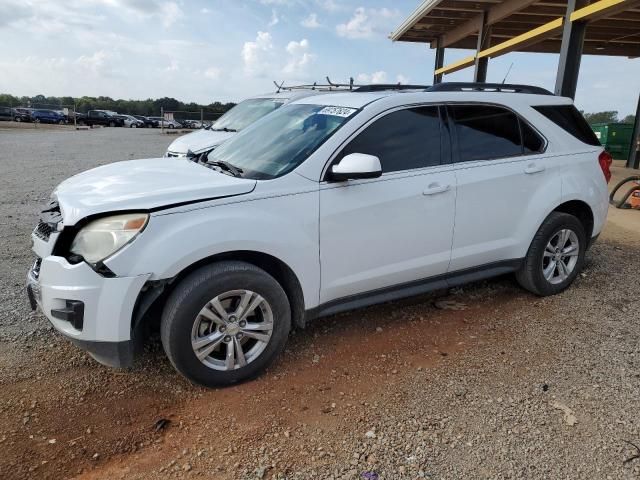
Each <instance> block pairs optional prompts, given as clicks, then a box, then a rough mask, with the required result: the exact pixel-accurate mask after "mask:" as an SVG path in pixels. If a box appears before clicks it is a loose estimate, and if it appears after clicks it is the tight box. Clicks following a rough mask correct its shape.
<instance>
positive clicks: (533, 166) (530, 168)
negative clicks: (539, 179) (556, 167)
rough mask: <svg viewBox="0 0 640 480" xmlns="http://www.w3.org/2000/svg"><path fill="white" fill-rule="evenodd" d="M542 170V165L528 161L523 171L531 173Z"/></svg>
mask: <svg viewBox="0 0 640 480" xmlns="http://www.w3.org/2000/svg"><path fill="white" fill-rule="evenodd" d="M540 172H544V167H541V166H538V165H536V164H535V163H530V164H529V165H527V168H525V169H524V173H526V174H528V175H531V174H533V173H540Z"/></svg>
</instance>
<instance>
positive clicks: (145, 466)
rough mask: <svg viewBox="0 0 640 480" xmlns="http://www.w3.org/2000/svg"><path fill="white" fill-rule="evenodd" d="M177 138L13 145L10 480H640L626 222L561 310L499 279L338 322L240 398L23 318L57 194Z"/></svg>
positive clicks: (34, 136)
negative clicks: (107, 360)
mask: <svg viewBox="0 0 640 480" xmlns="http://www.w3.org/2000/svg"><path fill="white" fill-rule="evenodd" d="M170 141H171V138H169V137H166V136H165V137H163V136H162V135H160V134H159V133H158V132H157V131H145V130H140V131H129V130H123V129H103V130H95V131H89V132H74V131H69V130H62V129H61V130H51V131H38V132H33V131H27V130H25V131H21V132H19V133H17V132H11V133H10V134H8V133H7V132H6V131H2V130H0V151H2V152H3V155H2V157H0V165H1V168H2V172H3V176H2V178H1V179H0V181H2V182H3V183H2V188H1V189H0V200H2V202H1V205H0V222H2V224H3V226H4V227H5V228H3V229H2V230H1V231H0V249H1V250H2V251H3V252H4V253H3V256H2V262H1V264H0V265H1V269H2V275H0V282H1V283H0V300H1V301H0V451H1V452H2V454H0V478H3V479H4V478H7V479H11V478H16V479H17V478H21V479H22V478H52V479H59V478H71V477H77V478H83V479H113V478H127V479H156V478H215V479H218V478H220V479H238V478H240V479H256V478H257V479H262V478H264V479H267V478H282V479H285V478H287V479H329V478H333V479H342V478H345V479H358V478H359V479H362V478H368V479H375V478H378V479H405V478H406V479H415V478H430V479H431V478H432V479H461V478H473V479H476V478H487V479H489V478H491V479H507V478H510V479H522V478H544V479H565V478H566V479H576V478H585V479H592V478H603V479H621V478H639V477H640V458H636V459H634V458H633V457H634V455H637V454H640V451H638V449H636V448H635V447H634V446H633V445H632V444H635V445H638V446H640V426H639V420H638V414H637V412H638V408H639V407H640V373H639V372H640V369H639V367H640V341H639V340H640V333H639V332H638V328H637V312H638V310H639V308H638V307H639V306H640V305H638V300H637V294H636V283H635V280H636V278H635V277H636V272H637V269H638V266H639V265H640V248H639V246H638V242H637V239H638V235H639V234H640V233H639V231H638V230H633V229H631V230H630V229H629V228H626V227H625V223H624V217H622V216H621V214H620V212H616V215H615V217H616V218H618V219H622V221H616V222H615V223H614V222H609V224H608V225H607V227H606V229H605V232H604V234H603V235H602V237H601V240H600V241H599V242H598V243H597V244H596V245H595V246H594V247H593V249H592V250H591V251H590V252H589V255H588V263H587V266H586V268H585V270H584V272H583V274H582V275H581V276H580V277H579V279H578V280H577V281H576V283H575V285H574V286H573V287H572V288H570V289H569V290H568V291H566V292H564V293H563V294H561V295H557V296H555V297H550V298H545V299H539V298H536V297H533V296H531V295H529V294H527V293H525V292H523V291H522V290H520V289H519V288H518V287H517V286H516V285H515V283H514V282H513V280H512V279H511V278H509V277H504V278H499V279H496V280H492V281H488V282H481V283H479V284H474V285H470V286H467V287H464V288H461V289H455V290H453V291H451V292H440V294H439V295H429V296H422V297H417V298H413V299H409V300H406V301H403V302H396V303H393V304H386V305H382V306H378V307H372V308H368V309H365V310H361V311H357V312H352V313H348V314H343V315H339V316H335V317H332V318H329V319H326V320H324V321H319V322H317V323H315V324H314V325H312V326H311V327H310V328H309V329H307V330H305V331H302V332H295V333H294V334H293V335H292V338H291V341H290V344H289V346H288V348H287V351H286V352H285V354H284V355H283V356H282V358H281V359H280V360H279V361H277V362H276V364H275V365H274V366H273V367H272V368H271V369H270V370H269V371H268V372H267V374H265V375H264V376H262V377H261V378H259V379H257V380H255V381H253V382H249V383H246V384H243V385H238V386H234V387H231V388H227V389H223V390H204V389H201V388H197V387H193V386H191V385H190V384H188V383H187V382H185V381H184V380H182V378H181V377H179V376H178V375H177V374H175V373H174V371H173V370H172V369H171V367H170V365H169V364H168V362H167V361H166V360H165V358H164V356H163V354H162V351H161V347H160V346H159V344H158V342H157V341H151V342H150V343H149V345H148V351H147V352H146V353H145V355H144V356H143V358H142V360H141V362H140V364H139V365H138V366H136V368H134V369H133V370H130V371H115V370H111V369H107V368H104V367H101V366H99V365H97V364H96V363H95V362H93V361H91V360H90V359H88V358H87V356H86V355H85V354H84V353H83V352H81V351H79V350H77V349H76V348H74V347H73V346H71V345H70V344H69V343H68V342H66V341H65V340H64V339H62V338H60V336H58V335H56V334H55V333H54V332H52V330H51V329H50V327H49V326H48V324H47V322H46V320H45V319H44V318H43V317H42V316H41V315H39V314H31V313H30V312H29V311H28V308H27V306H26V300H25V298H24V289H23V282H24V274H25V271H26V269H27V267H28V265H29V262H30V260H31V253H30V244H29V233H30V230H31V228H32V226H33V225H34V224H35V221H36V218H37V212H38V210H39V207H40V205H41V204H42V203H43V202H44V201H45V200H46V199H47V198H48V195H49V193H50V191H51V190H52V188H53V187H54V186H55V184H56V183H58V182H59V181H60V180H62V179H64V178H66V177H67V176H69V175H71V174H73V173H75V172H78V171H80V170H84V169H86V168H90V167H92V166H96V165H100V164H103V163H107V162H110V161H115V160H118V159H127V158H139V157H145V156H158V155H160V154H161V153H162V152H163V151H164V149H165V148H166V145H167V144H168V143H169V142H170ZM623 214H624V215H628V216H634V215H640V213H638V212H623ZM634 221H635V218H634ZM442 296H444V298H445V299H446V300H450V301H451V302H449V303H446V304H442V303H440V302H439V301H440V300H441V299H442ZM443 306H446V307H447V308H445V309H442V307H443ZM438 307H440V308H438Z"/></svg>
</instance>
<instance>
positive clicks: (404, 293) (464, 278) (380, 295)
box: [305, 258, 524, 323]
mask: <svg viewBox="0 0 640 480" xmlns="http://www.w3.org/2000/svg"><path fill="white" fill-rule="evenodd" d="M523 261H524V259H522V258H518V259H513V260H504V261H500V262H493V263H489V264H486V265H481V266H479V267H474V268H467V269H464V270H459V271H457V272H450V273H446V274H443V275H437V276H435V277H430V278H425V279H422V280H416V281H414V282H408V283H403V284H400V285H394V286H392V287H386V288H381V289H378V290H372V291H370V292H365V293H359V294H356V295H350V296H348V297H343V298H338V299H336V300H331V301H330V302H327V303H323V304H322V305H319V306H318V307H316V308H312V309H310V310H307V311H306V312H305V323H308V322H309V321H311V320H314V319H316V318H320V317H326V316H328V315H334V314H336V313H342V312H347V311H349V310H356V309H358V308H363V307H368V306H371V305H377V304H379V303H385V302H391V301H394V300H400V299H402V298H407V297H413V296H416V295H422V294H424V293H429V292H433V291H434V290H442V289H446V288H451V287H457V286H459V285H464V284H467V283H471V282H477V281H479V280H485V279H487V278H491V277H497V276H499V275H504V274H507V273H513V272H515V271H517V270H518V269H519V268H520V266H521V265H522V262H523Z"/></svg>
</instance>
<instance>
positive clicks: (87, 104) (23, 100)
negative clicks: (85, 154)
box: [0, 93, 235, 116]
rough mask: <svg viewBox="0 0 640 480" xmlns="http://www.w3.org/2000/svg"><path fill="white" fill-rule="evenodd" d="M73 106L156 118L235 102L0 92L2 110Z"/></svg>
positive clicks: (210, 109)
mask: <svg viewBox="0 0 640 480" xmlns="http://www.w3.org/2000/svg"><path fill="white" fill-rule="evenodd" d="M74 105H75V109H76V111H77V112H81V113H86V112H87V111H89V110H113V111H114V112H118V113H123V114H127V115H145V116H147V115H152V116H154V115H160V110H161V108H162V109H164V111H167V112H176V111H184V112H194V114H195V113H196V112H197V113H198V114H199V112H200V110H204V112H205V114H212V113H215V114H221V113H224V112H226V111H227V110H229V109H230V108H232V107H233V106H234V105H235V103H232V102H227V103H222V102H212V103H210V104H208V105H202V104H199V103H195V102H189V103H184V102H181V101H179V100H176V99H175V98H171V97H164V98H157V99H152V98H148V99H146V100H124V99H113V98H111V97H47V96H44V95H36V96H33V97H27V96H23V97H16V96H15V95H9V94H7V93H0V106H4V107H33V108H49V109H62V108H64V107H67V108H69V109H72V108H73V107H74Z"/></svg>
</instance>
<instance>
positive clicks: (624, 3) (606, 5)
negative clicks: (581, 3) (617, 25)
mask: <svg viewBox="0 0 640 480" xmlns="http://www.w3.org/2000/svg"><path fill="white" fill-rule="evenodd" d="M636 3H638V2H637V1H633V0H600V1H598V2H594V3H592V4H591V5H587V6H586V7H582V8H579V9H578V10H575V11H574V12H573V13H572V14H571V16H570V17H569V18H570V19H571V21H572V22H575V21H576V20H583V21H586V20H596V19H598V18H602V17H606V16H608V15H614V14H615V13H618V12H620V11H622V10H626V9H627V8H631V7H632V6H633V5H634V4H636Z"/></svg>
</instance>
